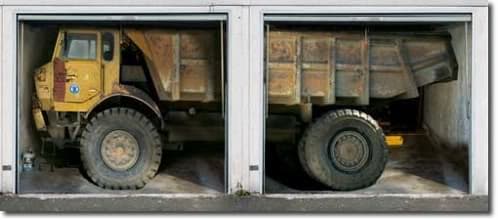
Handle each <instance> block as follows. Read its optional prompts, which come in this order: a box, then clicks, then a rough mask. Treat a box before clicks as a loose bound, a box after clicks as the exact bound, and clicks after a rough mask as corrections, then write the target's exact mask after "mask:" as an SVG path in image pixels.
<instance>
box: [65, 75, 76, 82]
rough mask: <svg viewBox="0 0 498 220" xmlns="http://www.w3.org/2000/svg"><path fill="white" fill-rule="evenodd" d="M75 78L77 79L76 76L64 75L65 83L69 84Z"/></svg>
mask: <svg viewBox="0 0 498 220" xmlns="http://www.w3.org/2000/svg"><path fill="white" fill-rule="evenodd" d="M77 78H78V76H77V75H76V74H68V75H66V82H69V81H71V80H75V79H77Z"/></svg>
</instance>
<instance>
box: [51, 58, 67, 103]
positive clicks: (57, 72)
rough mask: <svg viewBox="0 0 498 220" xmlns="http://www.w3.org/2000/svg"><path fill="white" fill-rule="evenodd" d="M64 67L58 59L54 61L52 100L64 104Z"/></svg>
mask: <svg viewBox="0 0 498 220" xmlns="http://www.w3.org/2000/svg"><path fill="white" fill-rule="evenodd" d="M66 75H67V73H66V67H65V66H64V61H63V60H61V59H60V58H55V59H54V100H55V101H56V102H64V98H65V94H66Z"/></svg>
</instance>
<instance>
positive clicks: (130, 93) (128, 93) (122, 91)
mask: <svg viewBox="0 0 498 220" xmlns="http://www.w3.org/2000/svg"><path fill="white" fill-rule="evenodd" d="M122 97H125V98H129V99H132V100H134V101H137V102H139V103H141V104H144V105H145V106H147V108H148V109H149V110H150V111H151V112H153V113H154V115H155V116H156V117H157V119H159V120H160V126H161V127H160V128H161V129H163V128H164V120H163V116H162V114H161V111H160V109H159V106H158V105H157V103H156V102H155V101H154V100H153V99H152V98H151V97H150V96H149V95H148V94H147V93H145V92H144V91H142V90H140V89H138V88H136V87H134V86H128V85H119V86H116V87H115V88H114V89H113V93H112V94H111V95H108V96H105V97H104V98H102V99H101V100H99V101H98V102H97V103H95V105H93V106H92V107H91V108H90V109H89V111H88V112H87V113H86V114H85V115H84V117H85V118H88V117H89V116H90V115H91V114H92V113H93V112H94V111H95V110H98V109H99V107H101V106H103V105H105V103H108V101H111V100H113V99H116V98H122ZM107 107H116V106H107Z"/></svg>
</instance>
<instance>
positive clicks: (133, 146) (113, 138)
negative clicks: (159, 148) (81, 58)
mask: <svg viewBox="0 0 498 220" xmlns="http://www.w3.org/2000/svg"><path fill="white" fill-rule="evenodd" d="M139 151H140V148H139V146H138V142H137V140H136V139H135V137H133V135H131V134H130V133H128V132H126V131H123V130H115V131H111V132H109V133H108V134H107V135H106V136H105V137H104V139H103V140H102V146H101V148H100V153H101V155H102V159H103V161H104V163H105V164H106V165H107V166H108V167H109V168H111V169H113V170H117V171H125V170H128V169H130V168H131V167H133V166H134V165H135V164H136V163H137V161H138V156H139Z"/></svg>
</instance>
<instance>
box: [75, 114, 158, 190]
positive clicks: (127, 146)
mask: <svg viewBox="0 0 498 220" xmlns="http://www.w3.org/2000/svg"><path fill="white" fill-rule="evenodd" d="M80 143H81V149H80V151H81V160H82V162H83V167H84V169H85V171H86V172H87V174H88V176H89V177H90V178H91V180H92V181H93V182H94V183H96V184H97V185H99V186H100V187H103V188H110V189H136V188H142V187H143V186H144V185H145V184H146V183H147V182H149V181H150V180H151V179H152V178H153V177H154V176H155V174H156V172H157V170H158V168H159V164H160V162H161V142H160V137H159V133H158V131H157V129H156V128H155V126H154V125H153V123H152V122H151V121H150V120H149V119H148V118H147V117H145V116H144V115H142V114H141V113H139V112H137V111H135V110H133V109H129V108H111V109H107V110H105V111H102V112H100V113H98V114H96V115H95V116H94V117H93V118H92V119H91V120H90V122H89V123H88V124H87V126H86V127H85V130H84V131H83V134H82V138H81V141H80Z"/></svg>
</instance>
